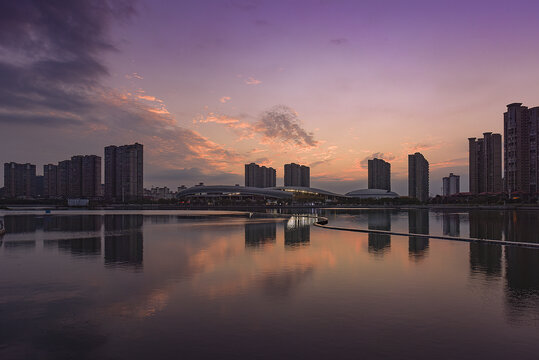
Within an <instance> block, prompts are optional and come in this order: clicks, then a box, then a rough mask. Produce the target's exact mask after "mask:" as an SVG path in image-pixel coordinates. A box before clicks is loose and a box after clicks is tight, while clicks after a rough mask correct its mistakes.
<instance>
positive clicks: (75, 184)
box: [43, 155, 102, 199]
mask: <svg viewBox="0 0 539 360" xmlns="http://www.w3.org/2000/svg"><path fill="white" fill-rule="evenodd" d="M43 195H44V196H45V197H63V198H87V199H92V198H97V197H101V196H102V191H101V157H100V156H97V155H76V156H72V157H71V160H64V161H60V162H59V163H58V165H53V164H48V165H44V166H43Z"/></svg>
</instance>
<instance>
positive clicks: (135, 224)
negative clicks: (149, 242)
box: [105, 215, 143, 270]
mask: <svg viewBox="0 0 539 360" xmlns="http://www.w3.org/2000/svg"><path fill="white" fill-rule="evenodd" d="M142 223H143V217H142V215H105V265H106V266H108V267H121V268H131V269H135V270H140V269H141V268H142V254H143V236H142Z"/></svg>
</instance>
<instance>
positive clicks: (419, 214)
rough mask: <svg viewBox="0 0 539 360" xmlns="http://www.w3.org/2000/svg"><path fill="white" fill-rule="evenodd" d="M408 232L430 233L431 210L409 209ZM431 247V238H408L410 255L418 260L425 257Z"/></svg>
mask: <svg viewBox="0 0 539 360" xmlns="http://www.w3.org/2000/svg"><path fill="white" fill-rule="evenodd" d="M408 232H409V233H411V234H429V210H427V209H414V210H408ZM428 248H429V239H428V238H423V237H417V236H410V238H409V240H408V256H409V257H410V259H412V260H415V261H418V260H421V259H423V258H424V257H425V256H426V255H427V253H428Z"/></svg>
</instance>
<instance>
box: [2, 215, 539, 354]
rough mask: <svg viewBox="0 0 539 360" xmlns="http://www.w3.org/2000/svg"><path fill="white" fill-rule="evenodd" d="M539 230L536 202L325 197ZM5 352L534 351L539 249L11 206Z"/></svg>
mask: <svg viewBox="0 0 539 360" xmlns="http://www.w3.org/2000/svg"><path fill="white" fill-rule="evenodd" d="M324 214H325V215H326V216H327V217H329V218H330V224H332V225H333V224H335V225H337V224H338V225H341V226H355V227H369V228H372V229H382V230H395V231H409V232H415V233H432V234H435V233H436V234H448V235H452V236H472V237H484V238H492V239H506V240H516V241H533V242H537V241H538V240H539V238H538V237H539V234H538V231H537V229H538V226H539V212H518V213H517V212H497V211H482V212H481V211H476V212H459V213H454V212H453V213H432V212H431V213H429V212H428V211H418V210H416V211H392V210H350V211H335V210H326V211H325V212H324ZM4 220H5V223H6V227H7V229H8V234H7V235H5V236H4V237H3V239H2V240H3V241H2V245H1V246H0V358H1V359H19V358H21V359H22V358H28V359H68V358H69V359H71V358H80V359H86V358H88V359H149V358H227V359H238V358H249V359H256V358H265V359H277V358H295V359H298V358H307V357H310V358H334V359H343V358H350V359H357V358H365V359H367V358H395V359H402V358H414V359H433V358H436V359H485V358H489V359H504V358H515V359H537V358H538V356H539V355H538V354H539V250H532V249H521V248H511V247H506V248H503V247H501V246H497V245H479V244H468V243H460V242H451V241H444V240H433V239H430V240H427V239H420V238H409V237H399V236H387V235H372V234H361V233H351V232H339V231H333V230H327V229H321V228H317V227H313V226H310V224H309V221H306V220H305V219H304V218H296V219H291V220H279V219H273V220H268V219H252V220H249V219H244V218H238V217H222V218H208V219H185V218H181V217H178V216H176V215H174V213H173V212H171V213H167V214H162V215H151V212H146V213H144V214H123V215H122V214H99V215H65V214H64V215H61V216H60V215H52V216H43V215H19V216H13V215H5V216H4Z"/></svg>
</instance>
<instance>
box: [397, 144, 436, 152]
mask: <svg viewBox="0 0 539 360" xmlns="http://www.w3.org/2000/svg"><path fill="white" fill-rule="evenodd" d="M402 146H404V147H405V148H406V151H407V152H408V153H409V154H412V153H416V152H421V151H427V150H434V149H438V148H439V147H440V144H431V143H403V144H402Z"/></svg>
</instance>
